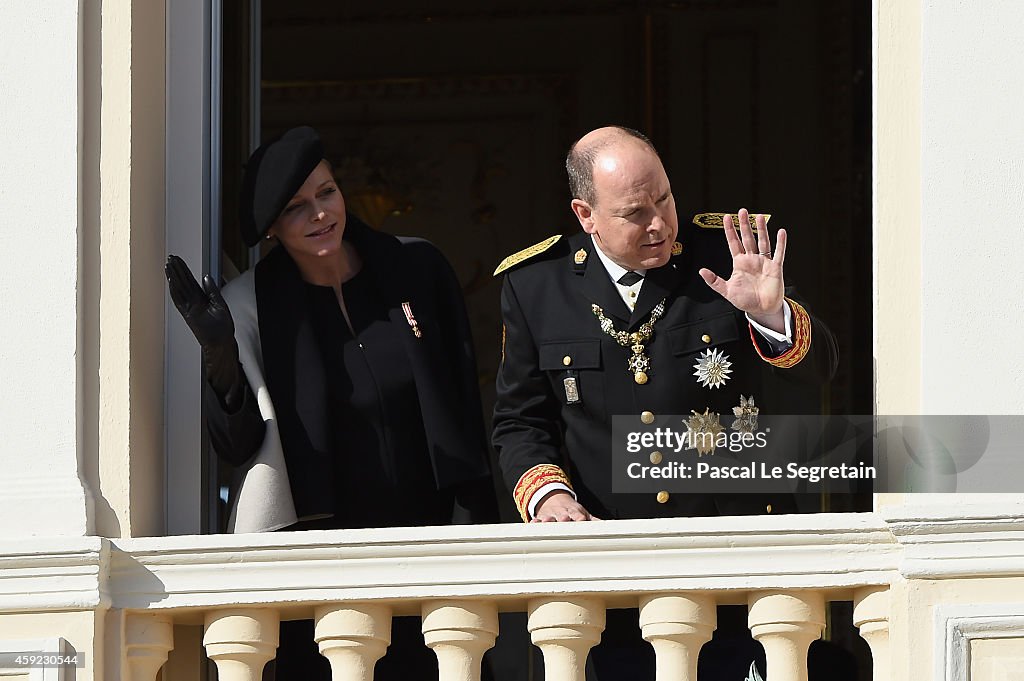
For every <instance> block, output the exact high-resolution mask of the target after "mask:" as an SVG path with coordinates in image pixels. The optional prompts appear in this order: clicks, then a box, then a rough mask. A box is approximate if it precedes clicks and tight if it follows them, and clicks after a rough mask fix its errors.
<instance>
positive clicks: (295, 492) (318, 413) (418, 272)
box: [207, 215, 496, 524]
mask: <svg viewBox="0 0 1024 681" xmlns="http://www.w3.org/2000/svg"><path fill="white" fill-rule="evenodd" d="M345 239H346V240H348V241H350V242H351V243H352V244H353V245H354V246H355V248H356V251H357V252H358V253H359V254H360V256H361V257H362V258H363V260H364V261H365V262H374V263H375V264H376V265H377V266H375V267H374V268H373V271H374V272H375V273H376V275H375V276H376V286H377V288H378V289H379V291H380V293H381V294H382V295H381V297H382V298H383V299H385V300H386V301H387V303H386V305H387V308H388V309H387V315H388V316H389V317H390V319H391V320H392V322H393V323H394V324H396V325H399V326H401V327H402V328H408V323H407V321H406V317H405V314H404V312H403V310H402V303H403V302H409V303H410V305H411V308H412V311H413V313H414V315H415V318H416V321H417V323H418V326H419V329H420V332H421V336H420V337H417V336H415V335H414V334H413V333H412V330H411V329H409V333H408V334H405V335H404V336H403V337H404V338H405V339H406V342H405V348H406V351H407V356H408V359H409V363H410V365H411V368H412V372H413V377H414V380H415V384H416V392H417V395H418V397H419V403H420V411H421V413H422V419H423V430H424V433H425V435H426V446H427V450H428V453H429V456H430V462H431V466H432V469H433V473H434V475H433V478H434V479H433V480H426V481H424V483H425V484H427V485H431V486H436V487H437V489H440V490H452V491H454V492H455V493H456V494H457V497H458V499H457V501H458V505H459V506H460V507H461V511H462V513H461V516H460V517H458V518H456V520H457V521H461V522H489V521H495V520H496V510H495V505H494V500H493V485H492V483H491V479H490V469H489V463H488V457H487V446H486V442H487V441H486V435H485V432H484V428H483V421H482V417H481V406H480V395H479V386H478V382H477V371H476V361H475V357H474V354H473V345H472V339H471V336H470V329H469V322H468V319H467V317H466V312H465V305H464V302H463V299H462V292H461V288H460V287H459V284H458V280H457V278H456V277H455V274H454V272H453V271H452V269H451V266H450V265H449V264H448V262H447V261H446V260H445V258H444V256H443V255H442V254H441V253H440V251H438V250H437V248H436V247H434V246H433V245H432V244H430V243H429V242H427V241H424V240H422V239H416V238H399V237H394V236H391V235H388V234H384V233H382V232H377V231H375V230H372V229H371V228H369V227H368V226H366V225H365V224H363V223H362V222H360V221H359V220H357V219H356V218H354V217H353V216H351V215H349V216H348V220H347V224H346V228H345ZM303 286H304V284H303V282H302V279H301V277H300V276H299V272H298V268H297V267H296V265H295V263H294V261H292V259H291V258H290V257H289V256H288V254H287V252H286V251H285V250H284V249H283V248H277V249H275V250H274V251H272V252H271V253H270V254H268V255H267V256H266V257H265V258H264V259H263V260H261V261H260V262H259V263H258V264H257V265H256V269H255V292H256V294H255V296H256V307H257V315H258V323H259V337H260V345H261V349H262V359H263V368H264V374H265V377H266V383H267V388H268V392H269V393H270V395H271V397H272V399H273V401H274V409H275V412H276V416H277V422H278V427H279V431H280V439H281V447H282V450H283V452H284V458H285V462H286V464H287V470H288V477H289V482H290V485H291V489H292V496H293V498H294V501H295V507H296V513H297V515H298V517H299V518H300V519H302V518H309V517H317V516H320V517H323V516H329V515H331V514H332V513H333V511H334V506H335V504H334V495H335V494H336V492H337V487H338V485H337V481H336V480H335V478H334V474H333V471H334V466H333V457H335V456H336V455H337V453H336V452H335V451H333V448H334V443H333V438H332V436H331V422H330V419H331V414H330V413H329V412H328V409H327V403H328V400H327V386H326V385H325V378H324V375H325V374H324V367H323V360H322V358H321V353H320V350H319V349H318V346H317V341H316V338H315V337H314V332H313V329H312V327H311V324H310V321H309V314H308V312H307V310H306V308H305V300H306V296H305V292H304V290H303ZM243 380H244V379H243ZM211 393H212V391H208V399H207V403H208V409H207V411H208V426H209V429H210V433H211V438H212V440H213V443H214V446H215V448H216V449H217V452H218V454H219V455H220V456H221V457H222V458H224V459H226V460H228V461H229V462H231V463H233V464H235V465H240V464H243V463H245V462H246V461H247V460H248V459H249V458H250V457H252V455H253V454H254V453H255V451H256V448H257V447H258V446H259V444H260V442H261V441H262V438H263V436H264V435H263V433H264V423H263V420H262V417H261V416H260V413H259V410H258V408H257V407H256V402H255V399H254V397H253V395H252V393H251V391H247V393H246V396H245V401H244V404H243V407H242V409H241V410H239V412H238V413H235V414H228V413H225V411H224V409H223V408H222V405H221V404H220V402H219V400H217V399H216V397H213V396H212V395H211ZM352 474H353V475H356V474H358V471H352ZM413 521H414V519H410V524H416V523H415V522H413Z"/></svg>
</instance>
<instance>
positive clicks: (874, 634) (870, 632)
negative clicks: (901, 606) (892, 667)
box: [853, 586, 889, 681]
mask: <svg viewBox="0 0 1024 681" xmlns="http://www.w3.org/2000/svg"><path fill="white" fill-rule="evenodd" d="M853 623H854V625H855V626H856V627H857V628H858V629H860V635H861V638H863V639H864V640H865V641H867V642H868V646H870V648H871V661H872V669H873V671H872V678H873V679H874V680H875V681H888V679H889V587H887V586H873V587H865V588H863V589H858V590H857V591H856V592H854V594H853Z"/></svg>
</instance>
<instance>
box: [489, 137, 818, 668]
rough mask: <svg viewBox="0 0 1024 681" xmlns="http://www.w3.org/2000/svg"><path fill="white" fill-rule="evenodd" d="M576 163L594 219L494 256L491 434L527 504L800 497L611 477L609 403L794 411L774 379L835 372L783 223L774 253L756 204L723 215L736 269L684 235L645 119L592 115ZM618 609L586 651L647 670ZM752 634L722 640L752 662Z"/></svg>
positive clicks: (582, 211) (589, 512)
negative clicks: (630, 125) (632, 489)
mask: <svg viewBox="0 0 1024 681" xmlns="http://www.w3.org/2000/svg"><path fill="white" fill-rule="evenodd" d="M566 168H567V170H568V173H569V184H570V189H571V190H572V195H573V200H572V210H573V212H574V213H575V215H576V217H577V218H578V219H579V222H580V225H581V226H582V227H583V231H582V232H581V233H579V234H576V235H574V236H572V237H569V238H563V237H560V236H556V237H552V238H550V239H548V240H546V241H544V242H541V243H540V244H537V245H536V246H533V247H531V248H528V249H526V250H525V251H521V252H519V253H517V254H515V255H512V256H510V257H509V258H506V260H505V261H504V262H503V263H502V264H501V265H499V267H498V270H497V271H496V272H495V274H499V273H502V272H503V273H504V275H505V280H504V285H503V288H502V296H501V306H502V318H503V321H504V325H505V336H504V343H503V361H502V365H501V369H500V371H499V373H498V380H497V403H496V405H495V410H494V434H493V442H494V445H495V447H496V448H497V450H498V456H499V461H500V463H501V467H502V470H503V473H504V476H505V480H506V481H507V483H508V485H509V487H510V488H511V489H512V490H513V494H514V497H515V501H516V505H517V507H518V509H519V511H520V513H521V515H522V517H523V519H524V520H525V521H533V522H550V521H580V520H590V519H592V518H601V519H613V518H655V517H670V516H711V515H734V514H750V513H765V512H768V513H773V512H774V513H784V512H788V511H792V510H794V508H793V504H792V497H779V498H765V497H763V496H759V495H752V494H729V495H710V494H689V495H683V494H670V493H669V492H667V491H664V490H662V491H658V492H654V491H652V492H650V493H646V494H624V493H615V492H614V491H613V489H612V476H613V468H612V458H611V457H612V454H611V447H612V432H611V429H612V416H619V415H633V416H635V417H636V418H637V422H638V424H639V423H651V422H652V421H653V420H654V419H655V418H656V416H657V415H660V414H691V413H694V412H695V413H696V414H699V415H702V416H705V417H706V418H710V419H711V420H715V417H716V415H717V414H727V415H729V416H730V417H732V416H733V414H734V413H740V412H743V411H744V410H747V413H752V414H756V413H757V410H761V413H765V414H767V413H775V414H780V413H792V412H788V411H787V405H778V404H772V403H771V398H772V396H773V395H774V394H775V393H776V392H779V391H778V390H776V389H775V388H777V385H776V383H777V382H779V381H785V382H793V383H803V384H811V385H814V384H820V383H822V382H824V381H827V380H828V379H830V378H831V376H832V374H833V373H834V371H835V367H836V346H835V340H834V338H833V336H832V334H831V332H829V330H828V329H827V328H826V327H825V326H824V325H823V324H821V323H820V322H819V321H818V320H816V319H815V318H813V317H812V316H810V314H809V313H808V312H807V311H806V310H805V309H804V307H803V306H802V305H800V303H799V302H797V301H796V300H793V299H792V298H789V297H787V293H791V292H789V291H787V290H786V289H785V285H784V282H783V274H782V268H783V261H784V259H785V253H786V233H785V231H784V230H780V231H779V233H778V237H777V240H778V244H777V249H776V251H775V253H772V252H771V242H770V240H769V235H768V231H767V227H766V219H765V217H764V216H757V218H756V219H755V226H756V234H755V230H754V229H753V228H752V226H751V224H750V222H751V221H750V217H749V216H748V214H747V212H746V211H740V213H739V215H738V222H739V225H738V227H739V233H738V234H737V231H736V229H735V226H734V224H733V220H732V218H731V216H725V217H724V218H722V222H721V224H722V227H724V232H725V237H726V240H727V244H728V252H729V253H730V255H731V267H732V273H731V276H730V277H729V278H728V279H725V278H722V277H720V276H718V275H717V274H715V273H714V272H712V271H711V270H710V269H708V268H707V267H708V266H709V265H713V266H715V267H716V269H719V271H723V272H724V271H725V270H724V269H723V268H721V264H722V263H721V258H720V257H719V256H717V255H716V254H714V253H712V252H709V251H707V249H706V244H704V245H703V246H700V247H698V248H694V247H693V246H694V244H687V243H680V242H678V241H677V240H676V239H677V235H678V218H677V216H676V208H675V202H674V199H673V196H672V190H671V186H670V184H669V180H668V177H667V176H666V174H665V170H664V167H663V166H662V163H661V160H660V159H659V157H658V154H657V152H656V151H655V149H654V147H653V146H652V145H651V143H650V141H649V140H647V138H645V137H644V136H643V135H641V134H640V133H637V132H635V131H632V130H628V129H625V128H618V127H612V128H602V129H599V130H595V131H593V132H591V133H588V134H587V135H585V136H584V137H582V138H581V139H580V140H579V141H577V142H576V144H575V145H573V147H572V149H571V150H570V152H569V155H568V158H567V160H566ZM718 243H721V242H718ZM698 250H699V251H701V252H698ZM719 250H720V251H721V252H723V253H724V252H725V250H726V249H725V247H724V245H723V247H722V248H721V249H719ZM734 408H738V409H739V410H740V411H739V412H735V411H734ZM652 463H658V462H657V461H653V460H652ZM608 617H609V620H608V627H607V629H606V631H605V635H604V640H603V643H602V644H601V645H600V646H598V647H596V648H595V649H594V650H593V651H592V656H591V659H592V661H593V662H594V665H595V667H596V668H597V671H598V676H599V677H600V679H601V680H602V681H603V679H604V678H606V677H607V678H621V677H622V675H623V674H625V673H628V674H629V676H630V678H646V677H647V676H648V675H650V676H651V677H652V678H653V671H652V669H653V655H652V653H651V650H650V646H649V645H646V644H644V643H643V642H642V641H641V640H640V638H639V628H638V626H637V624H636V611H635V610H632V611H611V612H609V613H608ZM623 618H624V619H623ZM743 629H745V627H742V626H741V631H742V630H743ZM742 634H743V636H744V641H746V642H748V643H749V645H747V643H741V644H740V647H739V649H738V650H742V651H745V653H744V654H741V655H739V656H737V655H733V654H731V653H729V652H726V651H729V650H731V649H730V648H729V645H728V644H723V645H720V646H718V648H717V650H718V652H719V653H721V654H714V655H713V657H715V658H716V660H724V661H726V662H729V661H731V660H732V658H735V661H736V662H739V663H742V664H744V665H747V666H749V664H750V659H751V657H750V655H748V654H746V653H749V652H750V650H751V646H752V647H753V648H757V646H756V645H755V644H754V643H753V641H752V640H751V639H749V636H748V635H747V634H746V632H745V631H742ZM716 640H718V637H717V636H716ZM723 646H724V647H723ZM711 648H712V649H715V646H711ZM624 651H625V653H624ZM705 652H709V648H707V647H706V648H705ZM602 655H603V660H604V661H603V662H602ZM755 655H756V653H755ZM638 658H639V659H638ZM702 660H703V657H702ZM746 668H747V667H746V666H745V667H743V669H744V670H746ZM648 672H650V674H648ZM712 676H714V678H730V677H729V676H728V674H726V675H723V676H721V677H719V676H717V675H714V674H712ZM702 678H705V679H706V678H708V676H707V675H705V674H704V672H702ZM736 678H742V676H740V677H736Z"/></svg>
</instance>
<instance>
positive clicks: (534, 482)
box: [512, 463, 572, 523]
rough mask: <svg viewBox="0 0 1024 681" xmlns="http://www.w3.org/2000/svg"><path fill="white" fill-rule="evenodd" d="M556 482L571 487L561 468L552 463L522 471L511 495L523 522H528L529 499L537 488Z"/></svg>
mask: <svg viewBox="0 0 1024 681" xmlns="http://www.w3.org/2000/svg"><path fill="white" fill-rule="evenodd" d="M557 482H560V483H562V484H563V485H565V486H566V487H568V488H569V489H572V485H571V484H570V483H569V478H568V476H566V474H565V473H564V472H563V471H562V469H561V468H559V467H558V466H555V465H553V464H549V463H542V464H538V465H536V466H534V467H533V468H531V469H530V470H528V471H526V472H525V473H523V475H522V476H521V477H520V478H519V482H517V483H516V488H515V490H514V491H513V492H512V497H513V498H514V499H515V502H516V508H517V509H519V515H521V516H522V517H523V522H524V523H528V522H530V511H529V506H530V499H532V498H533V495H534V494H536V493H537V490H539V489H540V488H541V487H543V486H544V485H550V484H552V483H557Z"/></svg>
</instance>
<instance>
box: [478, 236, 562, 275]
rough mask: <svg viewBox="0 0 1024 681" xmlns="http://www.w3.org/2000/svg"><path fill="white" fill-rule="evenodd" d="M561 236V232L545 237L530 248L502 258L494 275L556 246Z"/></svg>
mask: <svg viewBox="0 0 1024 681" xmlns="http://www.w3.org/2000/svg"><path fill="white" fill-rule="evenodd" d="M561 238H562V235H561V234H556V235H554V236H551V237H548V238H547V239H544V241H541V242H540V243H539V244H534V245H532V246H530V247H529V248H524V249H523V250H521V251H519V252H518V253H513V254H512V255H510V256H508V257H507V258H505V259H504V260H502V261H501V263H499V265H498V268H497V269H496V270H494V276H498V275H499V274H501V273H502V272H504V271H505V270H507V269H508V268H510V267H515V266H516V265H518V264H519V263H521V262H524V261H526V260H529V259H530V258H532V257H533V256H535V255H538V254H540V253H543V252H544V251H546V250H548V249H549V248H551V247H552V246H554V245H555V243H556V242H557V241H558V240H559V239H561Z"/></svg>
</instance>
